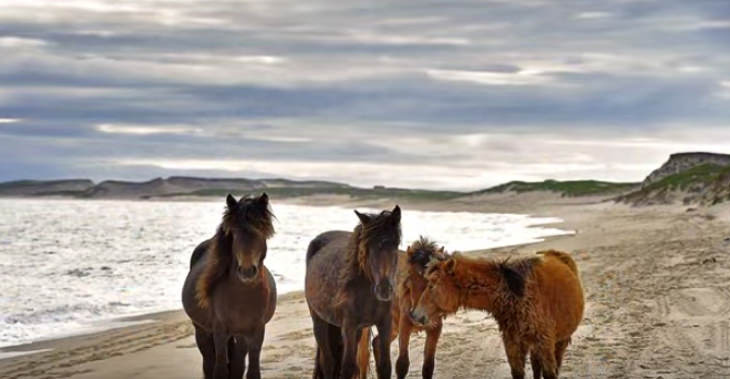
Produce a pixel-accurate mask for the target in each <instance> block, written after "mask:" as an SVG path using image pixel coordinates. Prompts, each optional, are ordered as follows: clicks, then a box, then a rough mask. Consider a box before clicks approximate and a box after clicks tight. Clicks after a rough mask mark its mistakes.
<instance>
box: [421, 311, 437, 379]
mask: <svg viewBox="0 0 730 379" xmlns="http://www.w3.org/2000/svg"><path fill="white" fill-rule="evenodd" d="M439 337H441V324H439V325H438V326H437V327H435V328H433V329H428V330H426V346H425V348H424V349H423V369H422V370H421V374H422V375H423V377H424V378H425V379H431V378H432V377H433V369H434V366H435V365H436V346H437V345H438V343H439Z"/></svg>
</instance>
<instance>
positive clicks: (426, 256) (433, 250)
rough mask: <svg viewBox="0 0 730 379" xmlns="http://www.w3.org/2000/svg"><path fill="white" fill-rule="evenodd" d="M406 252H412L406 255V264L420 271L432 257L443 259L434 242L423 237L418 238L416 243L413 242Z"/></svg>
mask: <svg viewBox="0 0 730 379" xmlns="http://www.w3.org/2000/svg"><path fill="white" fill-rule="evenodd" d="M408 250H410V251H412V253H411V254H409V255H408V263H410V264H412V265H418V266H419V267H420V268H421V269H425V268H426V265H428V263H429V262H431V259H432V258H433V257H437V258H443V257H444V254H443V253H441V250H439V247H438V245H436V242H435V241H431V240H430V239H428V238H426V237H424V236H420V237H419V238H418V240H417V241H415V242H413V243H412V244H411V246H410V247H409V248H408Z"/></svg>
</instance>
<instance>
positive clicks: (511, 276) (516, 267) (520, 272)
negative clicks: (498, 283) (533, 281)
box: [498, 258, 540, 297]
mask: <svg viewBox="0 0 730 379" xmlns="http://www.w3.org/2000/svg"><path fill="white" fill-rule="evenodd" d="M538 261H540V259H539V258H527V259H518V260H514V261H512V260H510V259H509V258H507V259H505V260H503V261H502V262H499V265H498V267H499V272H500V273H501V274H502V277H503V278H504V281H505V283H507V288H509V290H510V291H512V293H513V294H515V295H516V296H518V297H523V296H525V282H527V279H528V277H529V276H530V274H531V273H532V269H533V268H534V267H535V263H537V262H538Z"/></svg>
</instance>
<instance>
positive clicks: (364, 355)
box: [357, 328, 370, 379]
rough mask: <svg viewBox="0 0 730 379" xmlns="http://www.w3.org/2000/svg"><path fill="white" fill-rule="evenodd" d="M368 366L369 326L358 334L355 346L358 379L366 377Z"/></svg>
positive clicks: (365, 378)
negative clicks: (358, 371)
mask: <svg viewBox="0 0 730 379" xmlns="http://www.w3.org/2000/svg"><path fill="white" fill-rule="evenodd" d="M369 366H370V328H364V329H363V330H362V332H361V334H360V343H359V344H358V346H357V367H358V368H359V369H360V379H367V377H368V368H369Z"/></svg>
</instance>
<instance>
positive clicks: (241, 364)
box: [228, 336, 248, 379]
mask: <svg viewBox="0 0 730 379" xmlns="http://www.w3.org/2000/svg"><path fill="white" fill-rule="evenodd" d="M247 350H248V349H247V346H246V341H244V339H243V338H242V337H240V336H239V337H233V338H231V339H230V340H229V341H228V361H229V362H230V365H229V369H230V372H229V374H228V377H229V378H231V379H241V378H243V373H244V371H246V352H247Z"/></svg>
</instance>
